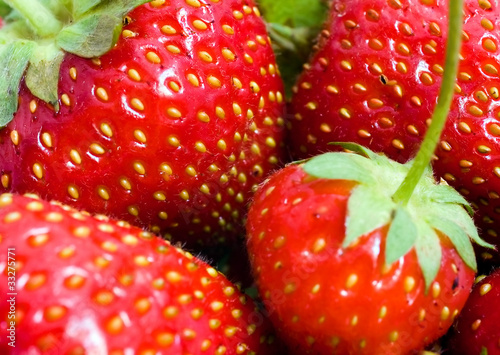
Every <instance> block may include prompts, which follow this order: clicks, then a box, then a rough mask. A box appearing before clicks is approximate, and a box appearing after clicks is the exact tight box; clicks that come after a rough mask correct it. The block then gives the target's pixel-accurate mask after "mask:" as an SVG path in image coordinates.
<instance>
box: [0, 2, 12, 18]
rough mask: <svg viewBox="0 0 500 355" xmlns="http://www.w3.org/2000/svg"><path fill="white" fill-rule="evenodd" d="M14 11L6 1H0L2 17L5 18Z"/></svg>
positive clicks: (0, 15)
mask: <svg viewBox="0 0 500 355" xmlns="http://www.w3.org/2000/svg"><path fill="white" fill-rule="evenodd" d="M11 11H12V8H11V7H10V6H9V5H7V4H6V3H5V1H1V0H0V17H1V18H3V19H4V18H5V17H7V16H8V15H9V13H10V12H11Z"/></svg>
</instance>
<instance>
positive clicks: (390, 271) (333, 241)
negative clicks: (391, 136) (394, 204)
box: [247, 165, 474, 355]
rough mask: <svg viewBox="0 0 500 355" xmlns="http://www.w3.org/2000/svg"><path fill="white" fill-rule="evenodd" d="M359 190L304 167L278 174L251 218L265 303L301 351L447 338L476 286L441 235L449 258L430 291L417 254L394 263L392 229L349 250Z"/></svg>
mask: <svg viewBox="0 0 500 355" xmlns="http://www.w3.org/2000/svg"><path fill="white" fill-rule="evenodd" d="M353 186H354V183H353V182H348V181H343V180H325V179H316V178H312V177H311V176H308V175H307V174H306V173H305V172H304V171H303V170H302V168H301V166H299V165H291V166H288V167H286V168H285V169H283V170H282V171H280V172H278V173H277V174H275V175H273V176H272V177H271V178H270V179H269V180H268V181H267V182H266V184H265V185H263V186H262V188H261V189H260V190H259V191H258V192H257V193H256V196H255V200H254V203H253V204H252V206H251V208H250V212H249V216H248V226H247V230H248V238H249V239H248V248H249V254H250V258H251V262H252V266H253V270H254V271H255V277H256V282H257V286H258V289H259V291H260V294H261V295H262V297H263V299H264V304H265V306H266V308H267V309H268V311H269V313H270V317H271V319H272V321H273V323H274V324H275V326H276V327H277V329H278V331H279V333H280V334H281V336H282V337H283V339H285V340H286V341H287V342H288V343H289V344H291V346H290V347H291V348H292V349H293V353H295V354H304V353H311V354H317V353H321V354H327V353H334V354H370V355H372V354H373V355H379V354H384V355H388V354H407V353H409V352H410V351H412V350H421V349H423V348H424V346H425V345H426V344H430V343H431V342H432V341H433V340H435V339H437V338H439V337H440V336H441V335H443V334H444V333H445V332H446V330H447V329H448V328H449V327H450V325H451V324H452V322H453V320H454V318H455V316H456V315H457V314H458V312H459V311H460V310H461V308H462V307H463V304H464V303H465V301H466V299H467V296H468V294H469V290H470V287H471V285H472V282H473V278H474V272H473V271H472V270H471V269H470V268H468V267H467V266H466V265H465V264H464V263H463V261H462V259H461V258H460V256H459V255H458V254H457V252H456V250H455V249H454V248H453V247H452V246H451V245H450V243H449V241H448V239H447V238H446V237H445V236H444V235H442V234H440V236H441V238H440V239H441V247H442V261H441V268H440V270H439V272H438V275H437V277H436V279H435V280H434V281H433V282H432V284H431V285H430V287H429V290H428V291H427V292H426V290H425V285H424V280H423V277H422V272H421V269H420V266H419V264H418V260H417V257H416V253H415V251H414V250H411V251H410V252H408V253H407V254H406V255H405V256H403V257H401V258H400V259H399V260H397V261H396V262H395V263H394V264H393V265H392V266H391V267H390V268H388V267H386V266H385V262H384V254H383V252H382V251H383V250H384V247H385V238H386V234H387V229H388V228H387V226H384V227H382V228H379V229H376V230H374V231H373V232H370V233H368V234H366V235H364V236H362V237H361V238H360V240H359V242H358V243H357V244H355V245H353V246H350V247H348V248H345V249H343V248H342V242H343V240H344V238H345V219H346V209H347V200H348V197H349V195H350V193H351V190H352V188H353Z"/></svg>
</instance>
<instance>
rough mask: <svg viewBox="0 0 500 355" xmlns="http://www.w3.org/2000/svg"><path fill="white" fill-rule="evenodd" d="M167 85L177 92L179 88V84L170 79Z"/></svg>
mask: <svg viewBox="0 0 500 355" xmlns="http://www.w3.org/2000/svg"><path fill="white" fill-rule="evenodd" d="M168 87H169V88H170V89H172V91H174V92H179V90H180V89H181V87H180V85H179V84H178V83H176V82H175V81H170V82H169V83H168Z"/></svg>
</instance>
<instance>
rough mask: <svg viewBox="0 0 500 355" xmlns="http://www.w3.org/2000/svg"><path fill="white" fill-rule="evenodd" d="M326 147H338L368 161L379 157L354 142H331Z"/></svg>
mask: <svg viewBox="0 0 500 355" xmlns="http://www.w3.org/2000/svg"><path fill="white" fill-rule="evenodd" d="M328 145H338V146H339V147H342V148H343V149H346V150H350V151H352V152H355V153H358V154H360V155H362V156H364V157H367V158H370V159H372V160H373V159H376V158H377V157H378V156H379V155H378V154H377V153H375V152H373V151H372V150H370V149H368V148H366V147H364V146H362V145H360V144H358V143H354V142H331V143H328Z"/></svg>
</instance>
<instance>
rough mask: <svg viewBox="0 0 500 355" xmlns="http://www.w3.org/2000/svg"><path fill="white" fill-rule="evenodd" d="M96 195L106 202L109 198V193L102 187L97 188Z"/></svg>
mask: <svg viewBox="0 0 500 355" xmlns="http://www.w3.org/2000/svg"><path fill="white" fill-rule="evenodd" d="M97 194H98V195H99V196H100V197H101V198H102V199H103V200H106V201H107V200H109V197H110V196H109V192H108V190H107V189H106V188H105V187H103V186H101V187H98V188H97Z"/></svg>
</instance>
